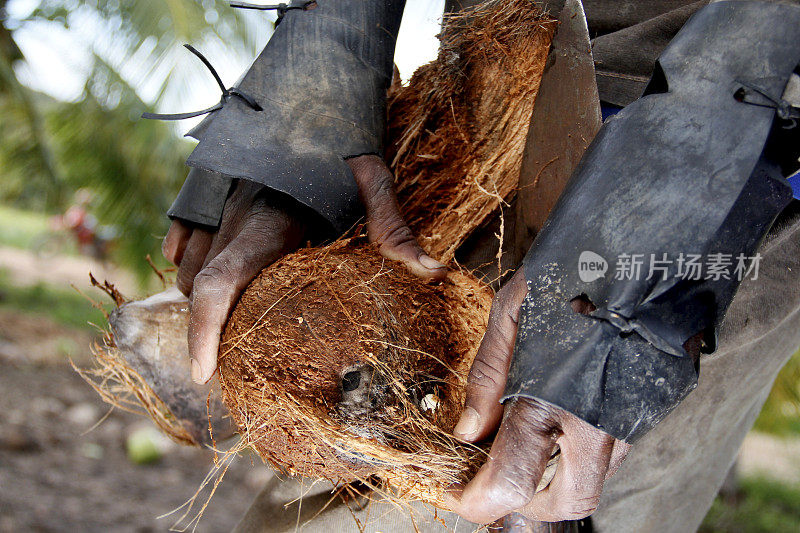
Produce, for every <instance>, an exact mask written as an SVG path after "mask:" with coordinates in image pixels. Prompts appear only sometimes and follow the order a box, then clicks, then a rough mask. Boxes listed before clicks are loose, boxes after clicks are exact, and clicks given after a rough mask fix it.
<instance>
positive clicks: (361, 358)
mask: <svg viewBox="0 0 800 533" xmlns="http://www.w3.org/2000/svg"><path fill="white" fill-rule="evenodd" d="M554 31H555V22H554V21H553V20H552V19H550V18H548V17H546V16H545V15H544V14H543V13H542V12H541V10H540V8H539V6H538V5H537V4H534V3H533V2H532V1H530V0H508V1H499V0H498V1H493V2H486V3H483V4H481V5H480V6H478V7H476V8H473V9H471V10H468V11H464V12H460V13H458V14H457V15H453V16H450V17H448V18H447V19H446V21H445V26H444V29H443V32H442V34H441V36H440V38H441V41H442V46H441V51H440V54H439V57H438V59H437V60H436V61H435V62H433V63H431V64H429V65H426V66H424V67H422V68H420V69H419V70H418V71H417V73H416V74H415V75H414V76H413V78H412V79H411V81H410V83H409V85H408V86H401V85H399V84H396V85H394V86H393V87H392V89H391V91H390V97H389V117H390V120H389V126H388V133H387V147H388V148H387V160H388V161H389V162H390V166H391V168H392V170H393V171H394V173H395V178H396V190H397V193H398V197H399V201H400V205H401V211H402V213H403V215H404V216H405V218H406V220H407V221H408V222H409V225H410V226H411V228H412V229H413V230H414V232H415V234H416V236H417V238H418V239H419V241H420V243H421V244H422V245H423V247H425V248H426V250H427V251H428V253H429V254H430V255H432V256H433V257H435V258H437V259H439V260H440V261H443V262H446V263H448V266H449V267H450V272H449V274H448V277H447V279H446V280H445V281H444V282H443V283H441V284H440V285H430V284H426V283H425V282H423V281H421V280H419V279H417V278H415V277H414V276H412V275H411V274H410V273H409V272H408V271H407V270H406V269H405V267H404V266H403V265H401V264H399V263H394V262H392V261H388V260H386V259H384V258H383V257H381V256H380V254H379V253H378V251H377V249H376V248H375V247H374V246H372V245H370V244H369V243H367V242H366V240H365V239H364V238H363V237H358V236H357V237H351V238H348V239H344V240H339V241H337V242H335V243H333V244H330V245H328V246H325V247H320V248H307V249H302V250H300V251H298V252H296V253H293V254H290V255H288V256H286V257H284V258H283V259H281V260H279V261H278V262H276V263H274V264H273V265H271V266H270V267H268V268H266V269H265V270H264V271H262V273H261V274H260V275H259V276H258V277H257V278H256V279H255V280H254V281H253V282H252V283H251V284H250V285H249V287H248V288H247V289H246V290H245V292H244V294H243V295H242V297H241V299H240V301H239V302H238V304H237V305H236V307H235V309H234V311H233V313H232V315H231V317H230V319H229V321H228V324H227V326H226V328H225V331H224V334H223V337H222V343H221V348H220V356H219V370H220V372H219V382H220V385H221V392H222V397H223V400H224V403H225V404H226V405H227V407H228V409H229V410H230V415H231V417H232V418H233V420H234V421H235V422H236V425H237V426H238V429H239V432H240V434H241V435H242V442H241V444H240V445H239V446H237V447H236V448H235V449H237V450H238V449H243V448H245V447H248V446H251V447H252V448H253V449H255V450H256V451H257V452H258V453H259V454H260V455H261V457H263V458H264V459H265V460H266V461H267V462H269V463H270V464H271V465H272V466H273V467H275V468H276V469H278V470H281V471H284V472H287V473H289V474H293V475H302V476H306V477H312V478H325V479H328V480H331V481H333V482H334V483H342V482H348V481H354V480H358V481H361V482H363V483H366V484H367V485H369V486H372V487H374V488H381V489H382V490H384V491H386V492H387V493H388V494H390V495H391V496H392V497H393V498H395V500H397V501H400V502H403V501H408V500H413V499H422V500H425V501H428V502H431V503H433V504H436V505H439V506H444V505H445V497H444V491H445V489H446V487H448V486H449V485H451V484H452V483H456V482H463V481H466V480H467V479H469V478H470V477H471V476H472V475H473V474H474V472H475V471H476V469H477V468H478V466H479V465H480V464H481V463H482V462H483V460H484V459H485V453H486V448H485V447H483V448H481V447H475V446H472V445H469V444H466V443H462V442H459V441H457V440H456V439H454V438H453V437H452V436H451V433H452V430H453V427H454V425H455V423H456V421H457V418H458V415H459V414H460V411H461V408H462V407H463V403H464V396H465V385H466V376H467V373H468V370H469V368H470V366H471V364H472V361H473V359H474V357H475V353H476V352H477V349H478V346H479V344H480V339H481V337H482V335H483V332H484V331H485V328H486V323H487V319H488V313H489V309H490V306H491V299H492V292H491V290H490V289H489V288H488V287H487V286H486V285H485V284H484V283H483V282H481V281H480V280H478V279H477V278H476V277H475V276H473V275H472V274H471V273H469V272H467V271H464V270H462V269H461V268H460V267H459V266H458V265H457V264H455V263H454V261H453V257H454V254H455V251H456V250H457V249H458V247H459V246H460V245H461V244H463V243H464V241H465V240H466V239H467V237H469V235H470V234H471V233H472V232H473V231H474V230H475V229H477V228H478V227H479V226H480V225H481V224H482V223H484V222H485V221H486V220H487V219H488V218H489V217H492V216H496V214H497V213H498V212H499V208H500V206H501V205H503V204H504V202H506V201H507V200H508V199H509V198H510V197H511V196H512V195H513V194H514V192H515V189H516V186H517V182H518V179H519V174H520V167H521V164H522V153H523V147H524V145H525V142H526V137H527V132H528V126H529V122H530V117H531V114H532V110H533V105H534V101H535V98H536V94H537V91H538V87H539V83H540V81H541V76H542V73H543V71H544V66H545V62H546V57H547V52H548V49H549V45H550V41H551V40H552V37H553V33H554ZM117 303H118V304H119V302H117ZM130 305H131V303H123V304H122V305H120V307H119V310H118V312H117V314H118V315H120V314H122V313H123V312H124V311H125V309H126V306H130ZM176 305H180V304H179V303H176ZM144 309H147V307H146V306H145V308H144ZM170 312H171V311H170ZM164 313H167V314H168V310H165V311H164ZM128 314H129V315H130V316H134V315H132V314H131V313H128ZM167 314H164V315H163V316H161V315H154V316H155V317H156V318H155V319H154V320H155V323H158V322H159V320H169V317H168V316H167ZM185 314H186V313H185V306H184V311H183V316H184V318H182V319H181V320H185ZM158 317H160V318H158ZM176 323H177V322H176ZM112 329H113V328H112ZM123 329H124V328H123ZM183 331H185V325H184V326H183ZM162 333H163V332H161V331H160V330H159V335H160V337H159V338H163V335H162ZM184 340H185V333H184ZM161 342H162V341H160V340H159V344H160V343H161ZM181 349H185V348H183V347H182V348H180V349H179V350H178V351H180V350H181ZM133 352H137V353H133ZM138 352H141V343H139V344H136V346H133V345H131V346H129V347H128V349H125V345H120V343H119V342H115V338H114V336H113V335H111V336H108V337H107V338H106V345H105V346H99V347H98V349H97V350H96V352H95V353H96V355H97V360H98V365H97V368H96V369H94V370H90V371H84V377H86V378H87V379H88V380H90V381H91V382H92V383H93V386H95V388H96V389H97V390H98V392H100V393H101V395H103V397H104V399H106V400H107V401H109V402H110V403H114V404H115V405H121V406H123V407H126V408H131V407H132V406H134V405H135V404H137V403H138V404H139V405H140V406H141V407H143V408H144V410H146V411H147V412H148V413H149V414H150V416H151V417H153V418H154V419H155V420H156V422H157V423H158V424H159V426H160V427H161V428H162V429H164V430H165V432H167V433H168V434H170V435H171V436H172V437H173V438H174V439H175V440H178V441H181V442H184V443H194V444H197V443H202V442H207V441H208V439H206V438H205V437H203V436H201V435H199V434H198V432H199V430H198V428H199V425H198V424H197V423H196V422H191V421H190V420H188V418H190V416H188V415H186V416H184V414H182V412H183V411H186V412H188V413H190V414H191V413H193V409H194V408H193V407H192V406H191V405H188V404H189V403H192V405H194V404H196V403H198V402H199V400H198V399H197V398H196V391H194V392H193V393H194V394H195V396H193V397H191V398H193V399H191V398H190V397H189V396H186V395H184V394H183V393H181V394H179V395H178V396H180V401H176V400H175V395H174V394H172V393H170V392H169V391H170V390H173V389H171V387H172V385H170V383H172V380H170V379H165V378H158V377H157V376H156V374H159V373H160V372H170V371H168V370H166V369H164V368H161V367H159V368H156V367H152V365H149V363H147V361H146V360H147V356H145V357H139V355H138ZM187 375H188V372H187ZM154 376H155V377H154ZM186 398H190V400H186ZM208 402H209V403H208V405H209V406H212V407H213V403H211V399H209V400H208ZM203 405H204V406H205V405H206V404H205V402H203ZM176 406H177V407H176ZM178 411H181V412H178ZM210 418H211V417H209V419H210ZM216 431H217V430H216V429H215V432H216ZM216 434H217V435H219V433H216ZM212 440H213V439H212Z"/></svg>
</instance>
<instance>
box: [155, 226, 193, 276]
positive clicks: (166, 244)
mask: <svg viewBox="0 0 800 533" xmlns="http://www.w3.org/2000/svg"><path fill="white" fill-rule="evenodd" d="M191 235H192V228H190V227H189V226H187V225H186V224H184V223H183V222H181V221H180V220H178V219H177V218H176V219H175V220H173V221H172V224H170V226H169V231H167V235H166V237H164V240H163V241H162V243H161V253H162V254H163V255H164V257H165V258H166V259H167V261H169V262H170V263H172V264H173V265H175V266H178V265H180V264H181V259H183V252H184V250H186V245H187V243H188V242H189V237H191Z"/></svg>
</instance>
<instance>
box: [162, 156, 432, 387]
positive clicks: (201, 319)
mask: <svg viewBox="0 0 800 533" xmlns="http://www.w3.org/2000/svg"><path fill="white" fill-rule="evenodd" d="M347 163H348V164H349V165H350V168H351V170H352V171H353V175H354V176H355V179H356V183H357V184H358V188H359V196H360V199H361V201H362V202H363V204H364V206H365V208H366V213H367V235H368V238H369V240H370V242H374V243H377V244H378V249H379V250H380V252H381V254H383V255H384V257H386V258H388V259H394V260H397V261H401V262H403V263H404V264H405V265H406V266H407V267H408V268H409V270H411V272H413V273H414V274H416V275H418V276H420V277H422V278H425V279H430V280H441V279H443V278H444V277H445V275H446V273H447V272H446V268H445V267H444V265H441V264H440V263H438V262H436V261H435V260H433V259H432V258H430V257H429V256H427V255H426V254H425V252H424V251H423V250H422V248H421V247H420V246H419V244H418V243H417V241H416V239H415V238H414V235H413V233H412V232H411V230H410V229H409V228H408V226H407V225H406V223H405V222H404V221H403V218H402V216H401V215H400V210H399V206H398V204H397V199H396V197H395V194H394V189H393V183H394V179H393V177H392V174H391V171H389V169H388V168H387V167H386V164H385V163H384V162H383V160H382V159H381V158H380V157H378V156H374V155H366V156H360V157H355V158H352V159H348V160H347ZM305 209H306V208H304V207H302V206H300V205H299V204H297V202H295V201H294V200H292V199H291V198H288V197H286V196H285V195H282V194H278V193H275V192H274V191H272V190H270V189H268V188H265V187H263V186H261V185H259V184H256V183H254V182H251V181H248V180H239V181H238V182H237V183H236V185H235V188H234V190H233V192H232V193H231V195H230V197H229V198H228V199H227V201H226V203H225V209H224V211H223V215H222V221H221V224H220V227H219V230H217V231H213V232H212V231H208V230H205V229H202V228H198V227H194V228H193V227H190V226H188V225H187V224H185V223H183V222H181V221H180V220H177V219H176V220H175V221H173V222H172V225H171V226H170V229H169V232H168V233H167V236H166V237H165V238H164V242H163V244H162V252H163V254H164V257H166V258H167V259H168V260H169V261H170V262H172V263H173V264H174V265H176V266H178V276H177V280H176V284H177V287H178V289H180V291H181V292H183V293H184V294H185V295H186V296H188V297H190V299H191V316H190V319H189V355H190V357H191V358H192V379H193V380H194V381H195V382H197V383H206V382H207V381H208V380H210V379H211V377H212V376H213V375H214V372H215V371H216V368H217V353H218V351H219V340H220V334H221V333H222V329H223V328H224V327H225V323H226V322H227V320H228V316H229V315H230V312H231V309H232V308H233V306H234V305H235V304H236V302H237V300H238V299H239V296H240V295H241V293H242V291H244V289H245V288H246V287H247V285H248V284H249V283H250V282H251V281H252V280H253V278H255V277H256V276H257V275H258V273H259V272H261V270H262V269H263V268H265V267H267V266H269V265H270V264H272V263H273V262H275V261H276V260H277V259H279V258H280V257H281V256H283V255H285V254H287V253H290V252H292V251H293V250H295V249H297V248H298V246H299V245H300V244H301V243H302V241H303V238H304V237H305V236H306V235H307V233H308V232H309V231H310V230H311V229H313V228H309V227H308V224H307V222H306V221H307V220H309V219H311V218H312V217H309V216H308V213H306V212H305Z"/></svg>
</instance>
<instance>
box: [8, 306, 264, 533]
mask: <svg viewBox="0 0 800 533" xmlns="http://www.w3.org/2000/svg"><path fill="white" fill-rule="evenodd" d="M59 339H61V340H62V342H63V339H70V340H71V341H72V342H73V343H74V344H75V345H76V346H81V349H80V352H79V353H77V354H75V355H74V356H75V357H76V359H77V362H78V363H79V364H86V363H87V361H88V357H87V347H88V343H89V340H90V339H91V334H89V333H85V332H80V331H78V332H76V331H71V330H69V329H68V328H63V327H61V326H58V325H56V324H53V323H51V322H50V321H48V320H47V319H45V318H35V317H14V314H13V313H9V312H2V313H0V391H2V394H0V532H3V533H5V532H8V533H11V532H14V533H16V532H20V531H65V532H66V531H70V532H71V531H81V532H95V531H97V532H101V531H102V532H106V531H115V532H117V531H121V532H128V531H130V532H134V531H136V532H146V531H167V530H168V529H169V528H170V526H172V524H173V522H174V520H175V517H169V518H164V519H158V518H157V517H158V516H160V515H163V514H165V513H168V512H170V511H172V510H173V509H175V508H177V507H178V506H180V505H182V504H183V503H184V502H185V501H186V500H187V499H188V498H189V497H190V496H191V495H192V494H193V492H194V491H195V490H196V489H197V487H198V486H199V485H200V483H201V481H202V479H203V478H204V477H205V475H206V473H207V472H208V470H209V468H210V466H211V465H212V454H211V453H210V452H209V451H207V450H200V449H194V448H184V447H180V446H178V445H174V444H171V443H169V444H168V445H166V446H165V451H164V455H163V457H162V459H161V460H160V461H159V462H157V463H154V464H149V465H139V464H134V463H133V462H131V461H130V460H129V459H128V456H127V452H126V446H125V443H126V439H127V437H128V436H129V435H130V434H131V433H132V432H135V431H141V430H142V428H143V427H144V428H149V427H151V425H150V422H149V421H146V420H145V419H144V418H142V417H139V416H136V415H132V414H129V413H124V412H120V411H118V410H115V411H112V412H111V413H110V414H109V415H108V417H107V418H105V420H104V421H103V422H102V423H101V424H99V425H98V426H97V427H96V428H94V429H92V427H93V426H94V425H95V424H96V423H97V422H98V421H99V420H100V419H102V418H103V417H104V415H106V413H108V411H109V408H108V406H107V405H106V404H104V403H103V402H102V401H101V400H100V398H99V397H98V395H97V394H96V393H95V392H94V391H93V390H92V389H90V388H89V386H88V385H87V384H86V383H84V382H83V380H82V379H81V378H80V377H79V376H78V375H77V374H76V373H75V372H74V371H73V370H72V368H70V367H69V365H68V363H67V360H66V357H65V356H64V355H63V354H62V353H60V352H59V351H58V350H57V346H58V342H59ZM156 442H159V441H158V440H156ZM163 444H164V443H160V445H163ZM268 477H269V471H268V470H267V469H266V467H264V466H263V465H262V463H261V461H260V460H258V459H255V460H253V461H251V460H250V459H249V458H246V457H242V458H239V459H238V460H237V461H236V463H235V464H234V465H233V466H232V467H231V469H230V470H229V472H228V474H227V475H226V477H225V480H224V482H223V483H222V484H221V485H220V487H219V490H218V492H217V494H216V495H215V497H214V499H213V500H212V502H211V505H210V506H209V508H208V510H207V511H206V513H205V515H204V517H203V519H202V520H201V522H200V526H199V528H198V531H209V532H218V531H229V530H230V529H231V528H232V527H233V525H235V523H236V522H237V521H238V520H239V519H240V518H241V516H242V515H243V513H244V511H245V510H246V508H247V507H248V505H249V503H250V501H251V500H252V498H254V497H255V494H256V493H257V491H258V490H259V489H260V488H261V486H262V485H263V483H264V482H265V480H266V479H267V478H268Z"/></svg>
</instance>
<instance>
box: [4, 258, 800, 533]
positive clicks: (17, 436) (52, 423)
mask: <svg viewBox="0 0 800 533" xmlns="http://www.w3.org/2000/svg"><path fill="white" fill-rule="evenodd" d="M7 251H8V250H6V249H0V252H2V253H0V267H2V266H7V265H8V264H12V265H14V264H15V265H19V264H20V263H19V261H23V262H24V261H28V263H26V264H28V266H29V268H21V267H17V268H15V269H14V270H13V276H14V278H15V279H16V282H18V283H21V284H25V283H35V282H38V281H41V280H42V275H41V273H43V272H48V269H40V268H37V265H36V264H34V263H30V262H31V261H35V259H31V258H30V257H29V255H30V254H27V253H26V252H24V251H21V252H19V253H14V254H13V256H9V255H8V254H7V253H6V252H7ZM80 261H81V260H80V259H75V260H73V259H68V260H67V261H66V262H65V263H64V264H63V265H61V267H59V269H56V270H55V271H57V272H59V276H60V277H59V280H60V281H62V282H63V283H65V284H68V283H76V284H80V283H85V281H84V280H85V276H86V272H87V268H86V267H87V265H86V264H85V263H81V262H80ZM50 271H53V270H52V269H50ZM36 273H39V274H38V275H37V274H36ZM114 274H115V273H114V272H111V273H109V278H110V279H115V280H116V279H119V278H118V277H116V276H115V275H114ZM48 281H51V279H50V277H49V273H48ZM127 281H128V280H123V282H127ZM131 283H132V282H131ZM92 340H93V339H92V333H91V332H89V331H88V330H75V329H71V328H68V327H64V326H61V325H58V324H56V323H54V322H52V321H50V320H48V319H47V318H45V317H40V316H30V315H25V314H20V313H16V312H11V311H3V310H0V533H6V532H8V533H11V532H14V533H16V532H28V531H32V532H38V531H47V532H50V531H55V532H58V531H70V532H72V531H80V532H95V531H97V532H100V531H103V532H106V531H114V532H129V531H130V532H134V531H135V532H147V531H167V530H169V529H170V527H171V526H173V524H174V523H175V521H176V519H177V518H178V517H179V516H180V514H181V513H178V514H176V515H172V516H170V517H165V518H161V519H159V518H158V517H159V516H161V515H164V514H166V513H169V512H170V511H172V510H174V509H176V508H177V507H179V506H181V505H182V504H183V503H184V502H186V501H187V500H188V499H189V498H190V497H191V496H192V494H193V493H194V492H195V490H196V489H197V488H198V487H199V485H200V483H201V481H202V480H203V478H204V477H205V476H206V474H207V472H208V470H209V468H210V467H211V465H212V453H211V452H210V451H207V450H201V449H192V448H184V447H180V446H178V445H174V444H171V443H169V444H168V445H166V446H165V448H164V452H163V456H162V458H161V459H160V460H159V461H158V462H155V463H152V464H148V465H139V464H135V463H133V462H131V461H130V460H129V459H128V456H127V453H126V449H125V443H126V439H127V438H128V436H129V435H130V434H131V433H132V432H135V431H141V430H142V428H148V427H152V426H151V425H150V423H149V422H148V421H146V419H144V418H142V417H139V416H135V415H132V414H129V413H124V412H120V411H118V410H114V411H111V412H110V414H108V416H106V414H107V413H108V412H109V408H108V406H107V405H106V404H104V403H103V402H102V401H101V400H100V398H99V397H98V395H97V394H96V393H95V392H94V391H93V390H92V389H91V388H90V387H89V386H88V385H87V384H86V383H84V382H83V380H82V379H81V378H80V377H79V376H78V375H77V374H76V373H75V372H74V371H73V370H72V368H71V367H70V366H69V363H68V360H67V356H66V355H65V354H67V353H69V354H72V356H73V357H74V358H75V360H76V363H77V364H78V365H85V364H87V363H88V346H89V344H90V343H91V342H92ZM101 419H103V421H102V422H101V423H99V424H97V422H98V421H100V420H101ZM95 425H97V427H94V426H95ZM798 465H800V441H798V440H796V439H790V440H784V439H776V438H774V437H770V436H767V435H758V434H751V435H750V436H748V438H747V440H746V441H745V444H744V447H743V449H742V453H741V455H740V461H739V471H740V473H741V474H743V475H752V474H759V475H767V476H768V477H772V478H778V479H780V480H781V481H787V482H796V480H797V479H798V476H800V469H799V468H800V467H798ZM271 477H272V474H271V472H270V471H269V470H268V469H267V468H266V467H265V466H263V464H262V463H261V461H260V460H259V459H257V458H252V457H240V458H239V459H238V460H237V461H236V462H235V463H234V464H233V466H232V467H231V468H230V469H229V471H228V473H227V475H226V476H225V479H224V481H223V482H222V483H221V485H220V486H219V489H218V491H217V493H216V495H215V496H214V498H213V499H212V500H211V503H210V505H209V507H208V509H207V510H206V512H205V514H204V516H203V517H202V519H201V520H200V522H199V526H198V528H197V531H201V532H203V531H207V532H224V531H230V529H231V528H232V527H233V526H234V525H235V524H236V523H237V522H238V520H239V519H240V518H241V516H242V515H243V513H244V511H245V510H246V509H247V507H248V506H249V504H250V502H251V501H252V499H253V498H254V497H255V495H256V494H257V492H258V491H259V490H260V489H261V488H262V487H263V486H264V484H265V483H266V482H267V480H269V479H270V478H271ZM289 512H291V511H289ZM190 516H194V513H191V515H190Z"/></svg>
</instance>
